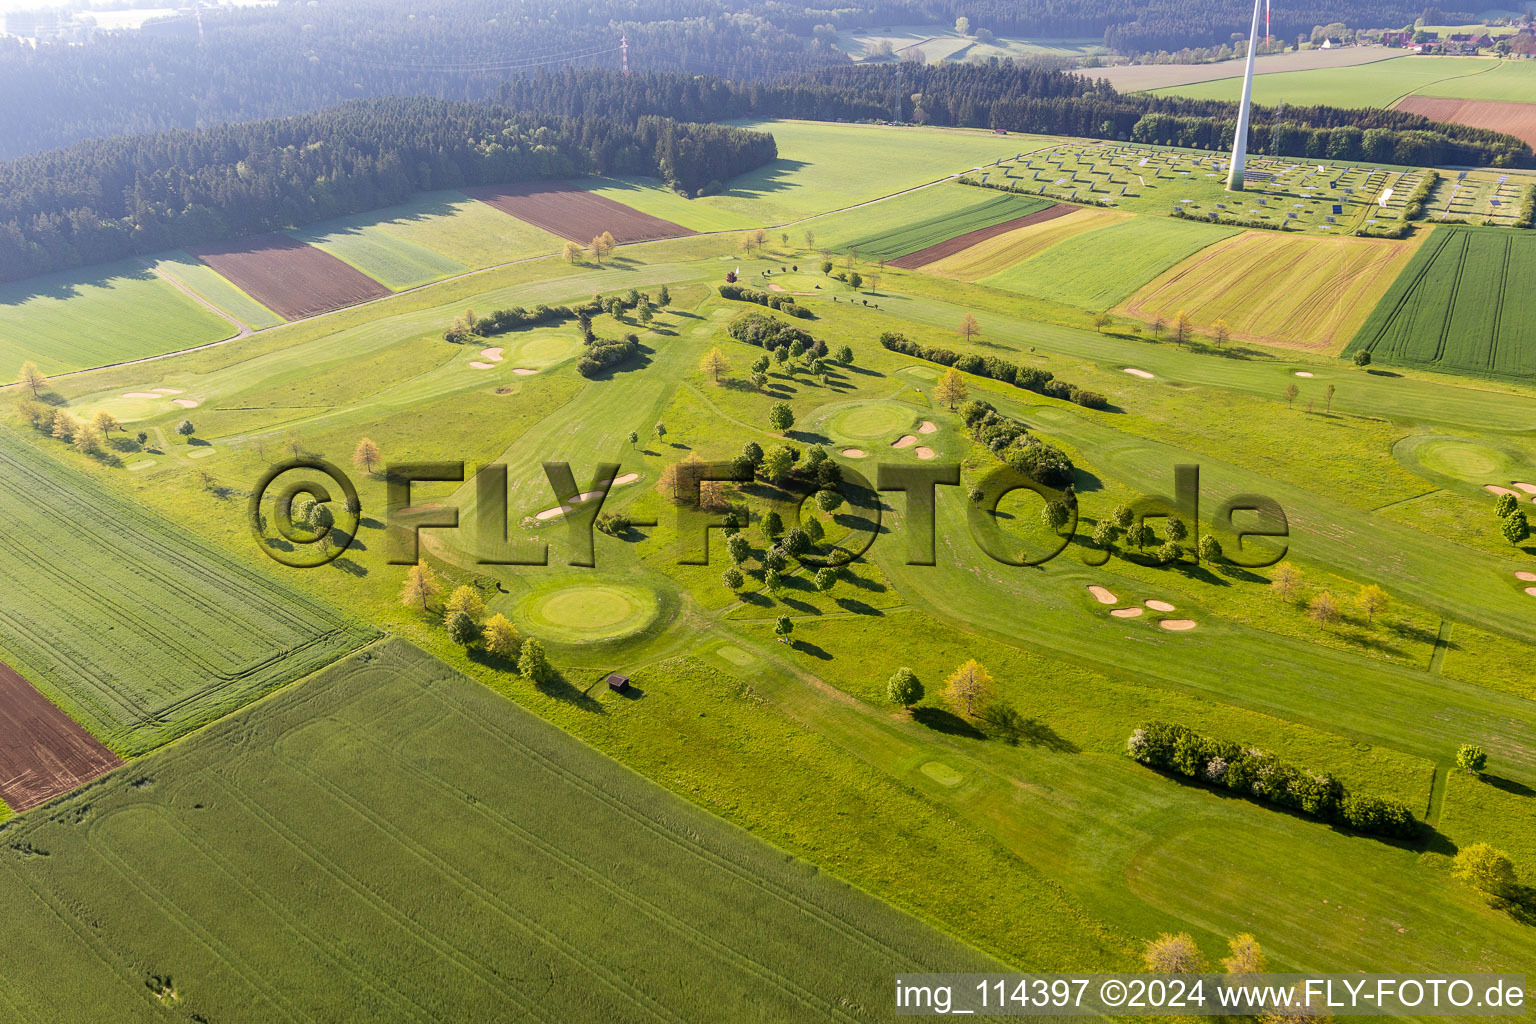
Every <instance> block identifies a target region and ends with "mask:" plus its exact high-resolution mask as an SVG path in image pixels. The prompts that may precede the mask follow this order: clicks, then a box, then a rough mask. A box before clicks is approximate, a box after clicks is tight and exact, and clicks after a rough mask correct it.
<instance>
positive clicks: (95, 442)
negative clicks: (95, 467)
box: [75, 423, 107, 455]
mask: <svg viewBox="0 0 1536 1024" xmlns="http://www.w3.org/2000/svg"><path fill="white" fill-rule="evenodd" d="M106 443H107V439H106V436H105V435H103V434H102V432H101V431H100V430H98V429H97V428H96V424H94V423H87V424H85V425H84V426H82V427H80V429H78V430H76V431H75V451H77V452H79V453H80V454H82V455H99V454H101V449H102V446H104V445H105V444H106Z"/></svg>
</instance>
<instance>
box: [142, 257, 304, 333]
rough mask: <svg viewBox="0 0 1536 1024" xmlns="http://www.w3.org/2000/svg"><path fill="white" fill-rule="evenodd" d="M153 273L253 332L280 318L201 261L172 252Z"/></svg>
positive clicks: (160, 261)
mask: <svg viewBox="0 0 1536 1024" xmlns="http://www.w3.org/2000/svg"><path fill="white" fill-rule="evenodd" d="M154 269H155V273H157V274H161V275H164V276H165V277H169V278H171V279H172V280H173V281H175V282H176V283H178V284H180V285H183V286H185V287H186V288H187V289H188V290H190V291H191V292H193V293H194V294H195V295H197V296H198V297H199V298H201V299H202V300H204V301H205V302H211V303H212V304H213V305H215V306H217V307H218V308H219V309H221V310H223V311H224V312H225V313H226V314H227V315H229V316H232V317H234V318H235V319H236V320H238V321H239V322H240V323H242V324H245V325H246V326H247V327H250V328H253V329H255V330H260V329H262V328H264V327H276V326H277V325H278V324H280V323H282V322H283V318H282V317H280V316H278V315H277V314H276V313H274V312H272V311H271V310H270V309H268V308H267V307H266V306H263V305H262V304H261V303H259V302H257V301H256V300H255V299H253V298H251V297H250V296H249V295H247V294H245V292H243V291H241V290H240V289H239V288H237V287H235V286H234V285H233V284H231V283H230V282H229V281H228V280H227V279H226V278H224V277H221V276H220V275H219V273H218V272H217V271H215V270H214V269H213V268H212V267H210V266H208V264H206V263H204V262H203V261H202V260H199V259H196V258H195V257H193V256H191V255H189V254H187V253H184V252H172V253H167V254H166V255H163V256H161V257H159V258H158V259H157V260H156V261H155V268H154Z"/></svg>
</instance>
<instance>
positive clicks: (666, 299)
mask: <svg viewBox="0 0 1536 1024" xmlns="http://www.w3.org/2000/svg"><path fill="white" fill-rule="evenodd" d="M656 305H658V306H660V307H662V308H663V309H665V308H666V307H668V306H670V305H672V292H671V291H670V290H669V289H668V288H667V286H666V285H662V286H661V287H660V288H658V289H657V290H656Z"/></svg>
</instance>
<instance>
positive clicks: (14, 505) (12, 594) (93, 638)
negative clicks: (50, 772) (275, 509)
mask: <svg viewBox="0 0 1536 1024" xmlns="http://www.w3.org/2000/svg"><path fill="white" fill-rule="evenodd" d="M114 440H117V443H116V444H109V448H110V449H111V450H112V451H114V452H117V451H120V452H122V453H123V454H122V456H118V455H116V454H113V455H109V456H107V457H108V458H109V459H110V460H112V461H116V462H117V463H118V464H119V465H121V464H122V463H123V461H124V459H129V460H133V461H137V460H139V459H142V458H145V457H146V456H145V455H143V454H140V453H139V452H138V451H136V450H135V449H137V448H138V446H137V445H136V444H135V443H134V442H132V441H130V440H126V439H120V440H119V439H114ZM178 444H179V445H180V446H181V447H182V448H183V450H186V445H185V443H184V442H178ZM155 447H156V448H159V449H163V448H169V447H171V445H170V442H168V441H167V440H165V439H164V437H163V434H162V433H161V432H159V431H157V432H156V445H155ZM198 450H200V451H209V452H212V451H213V450H214V449H212V448H202V449H198ZM189 454H190V453H189ZM198 464H199V463H198V462H193V463H190V465H193V466H195V465H198ZM203 464H206V463H203ZM0 469H3V470H4V472H5V478H6V481H7V485H6V487H5V488H4V489H3V490H0V517H3V518H4V520H5V522H6V524H7V527H6V545H5V546H6V552H7V553H6V557H5V559H4V560H3V561H0V585H3V588H4V590H5V594H6V600H5V603H4V605H3V606H0V623H3V624H4V627H5V629H4V636H3V638H0V661H3V662H5V663H6V664H8V665H9V666H10V667H11V668H12V669H14V670H15V671H17V672H18V673H20V674H21V675H22V676H23V677H24V678H25V679H27V680H28V681H30V682H31V683H32V684H33V685H35V686H36V687H37V688H38V689H39V690H41V691H42V692H43V693H44V694H45V695H46V696H47V697H48V698H49V699H50V700H52V701H53V702H54V703H56V704H57V705H59V707H61V708H63V709H64V710H65V711H67V712H68V713H69V714H70V716H71V717H73V718H74V719H75V720H76V721H78V722H80V723H81V724H82V725H84V726H85V727H86V728H87V729H89V730H90V731H91V733H92V734H94V735H95V736H96V737H97V738H98V739H100V740H101V741H102V742H103V743H105V744H106V745H107V746H108V747H110V748H111V749H112V750H113V751H114V752H115V753H117V754H120V755H131V754H139V753H143V752H144V751H146V750H149V749H151V748H153V747H156V746H158V745H160V744H162V743H164V742H166V741H167V740H170V739H174V738H175V737H177V736H179V735H181V734H183V733H185V732H187V731H188V730H190V729H194V728H196V727H197V726H199V725H202V724H204V723H206V722H209V721H211V720H213V719H214V718H217V717H218V716H220V715H222V714H227V713H228V712H229V711H231V710H233V709H235V708H237V707H240V706H241V705H243V704H245V703H247V702H249V701H251V700H254V699H255V698H256V697H259V696H261V695H262V694H263V693H265V692H267V691H268V690H270V689H272V688H273V687H275V686H279V685H282V684H283V683H286V682H289V681H291V680H293V679H296V678H298V677H299V676H302V675H305V674H307V673H309V672H312V671H314V670H315V669H318V668H320V667H322V666H323V665H326V664H328V663H329V662H331V661H332V660H334V659H335V658H336V657H338V656H339V655H341V654H343V653H345V652H347V651H350V650H352V649H353V648H355V647H357V646H358V645H359V644H361V643H362V642H363V641H364V640H365V639H366V638H367V637H368V636H369V630H368V629H367V628H366V627H363V626H361V625H359V624H357V623H355V622H354V621H352V620H351V619H350V618H349V617H348V616H346V615H344V614H340V613H337V612H335V611H332V610H330V609H327V608H325V607H324V606H322V605H320V604H318V603H316V602H311V601H307V600H305V599H303V598H302V597H300V596H299V595H298V594H297V593H295V592H293V591H292V590H290V589H289V588H288V587H286V586H284V585H283V584H282V583H281V582H279V581H277V580H274V579H272V578H271V576H270V575H268V574H266V573H262V572H258V571H256V570H254V569H252V568H251V567H250V566H249V565H248V564H246V563H244V562H240V561H236V560H234V559H232V558H230V557H229V556H227V555H222V554H220V553H218V552H217V551H215V550H214V549H213V548H212V547H210V546H209V545H207V544H205V543H203V542H201V541H199V540H196V539H195V538H193V537H190V536H188V535H187V534H186V533H184V532H183V531H182V530H181V529H180V528H178V527H176V526H173V525H172V524H171V523H169V522H166V521H164V520H162V519H161V518H160V517H159V516H157V515H155V514H154V513H152V512H149V511H147V510H146V509H144V508H143V507H142V506H140V505H138V504H137V503H135V502H133V501H131V500H127V499H124V498H122V497H119V496H117V495H114V494H111V493H109V492H106V491H102V490H99V489H97V488H95V487H93V486H91V484H90V483H89V481H88V479H87V478H85V477H83V476H81V475H80V474H79V473H78V471H76V470H73V469H70V468H67V467H65V466H61V465H58V464H57V463H56V462H54V460H52V459H50V458H49V457H48V456H47V455H45V454H43V453H41V452H38V451H36V450H34V449H33V448H32V447H30V446H29V445H28V444H27V443H26V442H25V441H23V440H20V439H18V438H16V437H14V436H12V435H9V434H6V435H0ZM123 471H124V472H127V470H126V469H125V470H123ZM224 504H225V505H226V507H228V508H229V509H230V510H231V511H234V510H236V509H238V507H239V505H240V502H238V501H236V500H233V499H226V501H225V502H224Z"/></svg>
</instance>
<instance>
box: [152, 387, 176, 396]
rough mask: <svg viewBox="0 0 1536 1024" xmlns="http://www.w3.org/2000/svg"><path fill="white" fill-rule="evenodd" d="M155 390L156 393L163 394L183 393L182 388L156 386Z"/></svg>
mask: <svg viewBox="0 0 1536 1024" xmlns="http://www.w3.org/2000/svg"><path fill="white" fill-rule="evenodd" d="M154 390H155V393H156V394H161V395H179V394H181V393H182V390H181V388H155V389H154Z"/></svg>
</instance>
